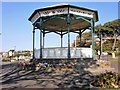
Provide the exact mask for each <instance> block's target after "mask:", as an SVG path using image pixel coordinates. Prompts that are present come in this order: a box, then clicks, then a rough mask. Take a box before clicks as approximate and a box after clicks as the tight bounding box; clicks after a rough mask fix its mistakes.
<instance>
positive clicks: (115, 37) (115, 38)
mask: <svg viewBox="0 0 120 90" xmlns="http://www.w3.org/2000/svg"><path fill="white" fill-rule="evenodd" d="M116 40H117V36H116V34H114V43H113V46H112V50H115V44H116Z"/></svg>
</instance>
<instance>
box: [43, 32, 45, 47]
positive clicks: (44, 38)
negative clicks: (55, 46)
mask: <svg viewBox="0 0 120 90" xmlns="http://www.w3.org/2000/svg"><path fill="white" fill-rule="evenodd" d="M44 46H45V31H44V30H43V48H44Z"/></svg>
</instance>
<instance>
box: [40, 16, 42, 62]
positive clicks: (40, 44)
mask: <svg viewBox="0 0 120 90" xmlns="http://www.w3.org/2000/svg"><path fill="white" fill-rule="evenodd" d="M41 59H42V18H40V60H41Z"/></svg>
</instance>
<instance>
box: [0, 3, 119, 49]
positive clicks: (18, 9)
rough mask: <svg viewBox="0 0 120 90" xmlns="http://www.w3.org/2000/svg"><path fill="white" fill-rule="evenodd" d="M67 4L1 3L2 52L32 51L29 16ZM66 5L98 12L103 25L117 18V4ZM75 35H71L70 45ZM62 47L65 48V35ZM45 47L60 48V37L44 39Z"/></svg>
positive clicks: (51, 36) (54, 36) (37, 42)
mask: <svg viewBox="0 0 120 90" xmlns="http://www.w3.org/2000/svg"><path fill="white" fill-rule="evenodd" d="M59 3H67V2H3V3H2V49H1V50H2V51H8V50H10V49H14V48H15V47H16V50H32V24H31V23H30V22H29V21H28V18H29V16H30V15H31V14H32V12H33V11H34V10H35V9H38V8H42V7H45V6H50V5H54V4H59ZM68 4H73V5H77V6H80V7H86V8H90V9H95V10H98V15H99V21H98V22H97V23H96V25H97V24H103V23H105V22H108V21H112V20H114V19H117V18H118V3H117V2H68ZM76 35H77V34H71V43H72V42H73V40H75V37H76ZM63 38H64V40H63V45H64V46H67V35H65V36H64V37H63ZM35 47H36V48H39V31H38V30H37V31H36V46H35ZM45 47H60V36H59V35H56V34H54V33H50V34H47V35H46V37H45Z"/></svg>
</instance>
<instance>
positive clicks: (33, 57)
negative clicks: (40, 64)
mask: <svg viewBox="0 0 120 90" xmlns="http://www.w3.org/2000/svg"><path fill="white" fill-rule="evenodd" d="M34 59H35V27H34V26H33V61H34Z"/></svg>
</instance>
